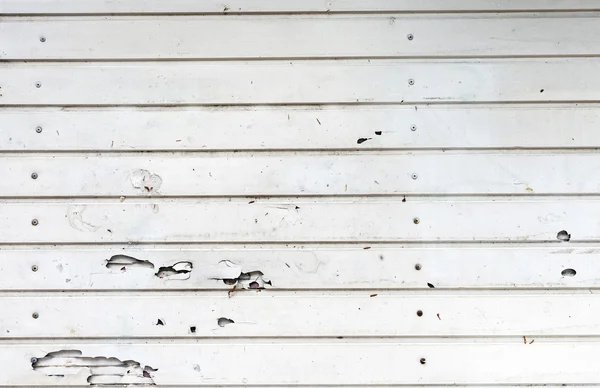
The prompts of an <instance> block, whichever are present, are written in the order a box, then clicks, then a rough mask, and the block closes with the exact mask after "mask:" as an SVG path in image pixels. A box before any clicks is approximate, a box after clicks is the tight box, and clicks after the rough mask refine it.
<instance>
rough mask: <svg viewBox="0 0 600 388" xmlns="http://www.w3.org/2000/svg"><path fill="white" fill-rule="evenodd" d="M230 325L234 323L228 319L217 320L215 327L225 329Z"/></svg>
mask: <svg viewBox="0 0 600 388" xmlns="http://www.w3.org/2000/svg"><path fill="white" fill-rule="evenodd" d="M231 323H235V322H234V321H233V319H229V318H219V319H217V325H219V326H220V327H225V326H227V325H229V324H231Z"/></svg>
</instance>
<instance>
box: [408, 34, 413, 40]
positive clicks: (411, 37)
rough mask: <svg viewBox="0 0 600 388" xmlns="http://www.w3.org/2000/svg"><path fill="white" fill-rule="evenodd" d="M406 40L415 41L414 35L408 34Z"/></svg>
mask: <svg viewBox="0 0 600 388" xmlns="http://www.w3.org/2000/svg"><path fill="white" fill-rule="evenodd" d="M406 39H408V40H413V39H414V36H413V34H408V35H406Z"/></svg>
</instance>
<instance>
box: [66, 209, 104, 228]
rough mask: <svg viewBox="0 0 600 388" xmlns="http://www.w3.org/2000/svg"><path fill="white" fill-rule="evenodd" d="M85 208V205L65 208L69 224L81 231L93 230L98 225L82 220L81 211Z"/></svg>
mask: <svg viewBox="0 0 600 388" xmlns="http://www.w3.org/2000/svg"><path fill="white" fill-rule="evenodd" d="M85 209H86V207H85V206H76V207H70V208H69V209H68V210H67V219H68V220H69V224H70V225H71V227H72V228H73V229H77V230H80V231H82V232H95V231H97V230H98V228H99V226H96V225H93V224H91V223H89V222H85V221H84V220H83V212H84V211H85Z"/></svg>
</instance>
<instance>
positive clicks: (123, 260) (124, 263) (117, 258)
mask: <svg viewBox="0 0 600 388" xmlns="http://www.w3.org/2000/svg"><path fill="white" fill-rule="evenodd" d="M123 267H125V268H150V269H154V264H152V263H151V262H149V261H148V260H140V259H136V258H135V257H132V256H127V255H114V256H112V257H111V258H110V259H108V260H106V268H119V269H121V270H123Z"/></svg>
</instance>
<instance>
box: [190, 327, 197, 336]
mask: <svg viewBox="0 0 600 388" xmlns="http://www.w3.org/2000/svg"><path fill="white" fill-rule="evenodd" d="M195 332H196V326H190V333H192V334H194V333H195Z"/></svg>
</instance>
